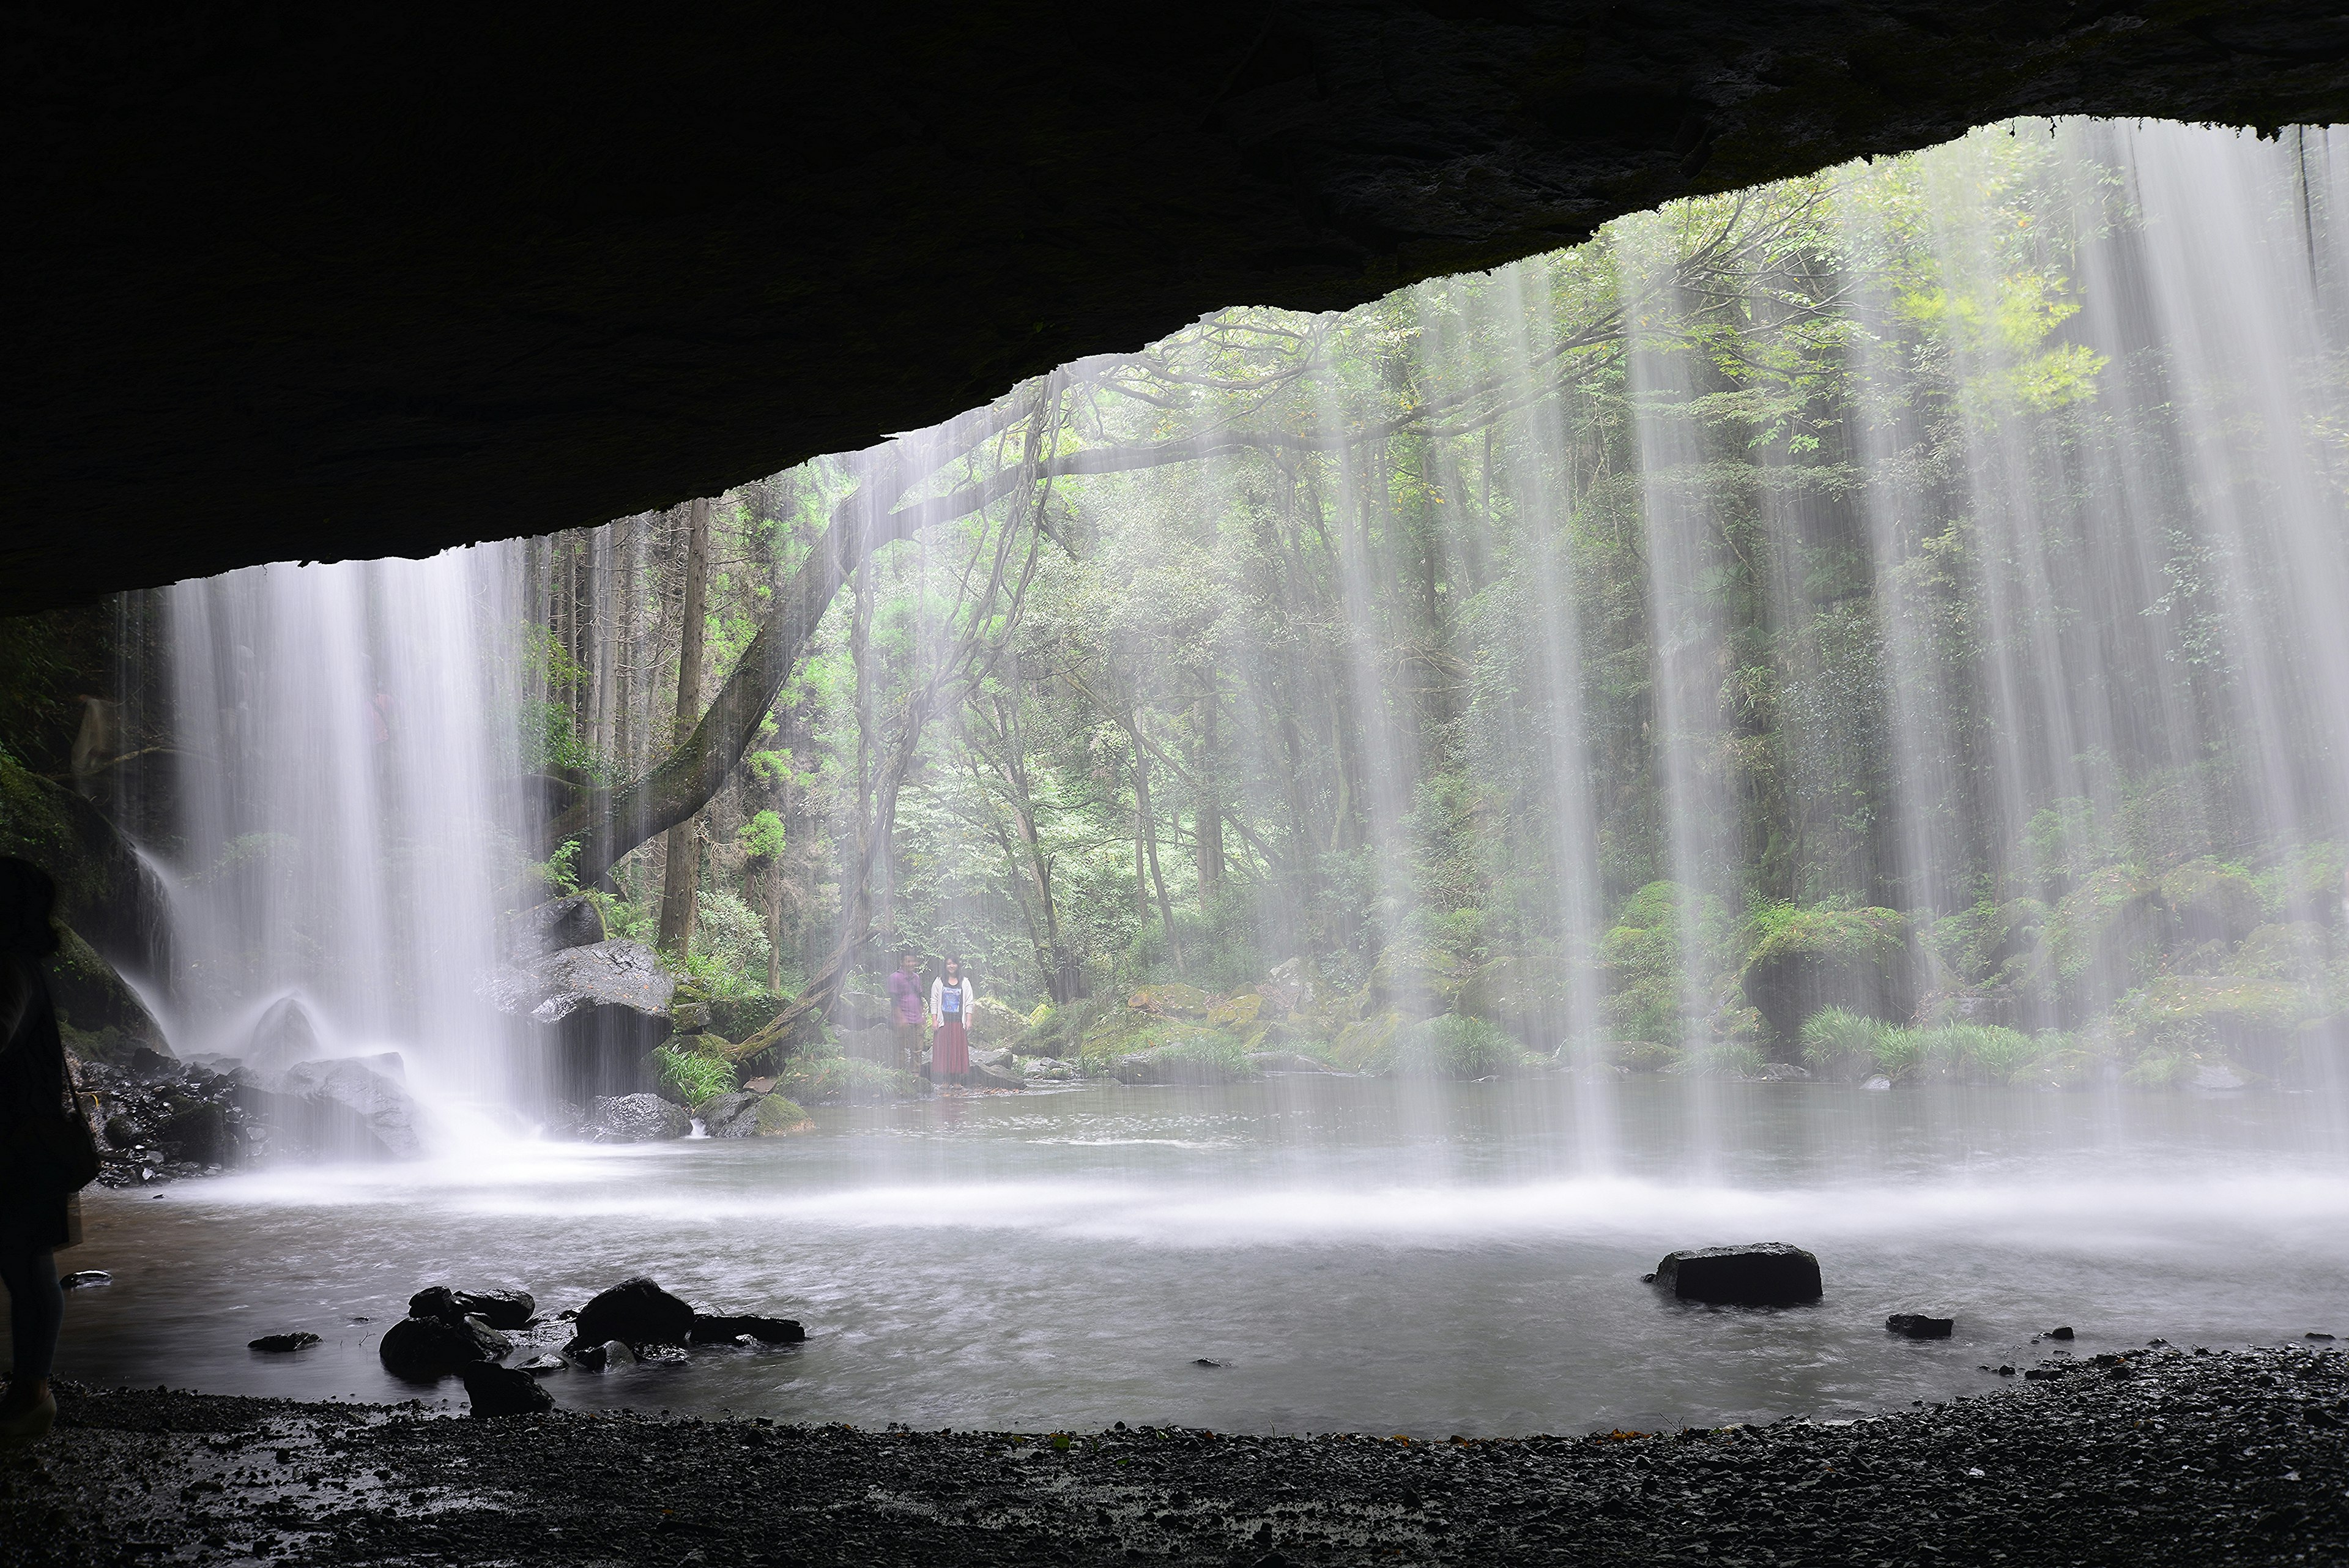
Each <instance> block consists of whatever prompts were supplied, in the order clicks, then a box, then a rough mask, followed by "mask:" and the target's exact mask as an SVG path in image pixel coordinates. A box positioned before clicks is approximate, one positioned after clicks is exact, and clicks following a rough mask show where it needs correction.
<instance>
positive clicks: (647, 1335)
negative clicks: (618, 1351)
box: [573, 1274, 694, 1347]
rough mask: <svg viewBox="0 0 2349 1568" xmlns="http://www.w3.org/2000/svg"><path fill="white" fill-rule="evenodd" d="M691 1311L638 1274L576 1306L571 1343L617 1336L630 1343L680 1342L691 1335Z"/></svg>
mask: <svg viewBox="0 0 2349 1568" xmlns="http://www.w3.org/2000/svg"><path fill="white" fill-rule="evenodd" d="M693 1319H694V1311H693V1309H692V1308H691V1307H689V1306H688V1305H686V1303H684V1302H682V1301H680V1300H678V1298H677V1297H675V1296H673V1295H671V1294H669V1293H667V1291H665V1290H663V1289H661V1288H660V1286H659V1285H658V1284H657V1283H655V1282H653V1281H652V1280H650V1279H647V1278H646V1277H645V1276H643V1275H641V1274H639V1275H638V1276H636V1278H635V1279H632V1280H622V1281H621V1282H619V1283H618V1284H616V1285H614V1286H613V1287H612V1288H611V1289H610V1290H607V1291H604V1292H601V1293H598V1294H597V1295H596V1296H595V1298H594V1299H593V1300H591V1301H589V1302H588V1303H587V1304H586V1305H585V1306H584V1307H581V1308H580V1309H579V1317H578V1320H577V1322H576V1323H575V1324H574V1325H573V1326H574V1329H575V1331H576V1333H575V1335H574V1340H573V1343H574V1344H577V1343H578V1342H579V1341H580V1340H585V1341H586V1342H587V1343H588V1344H590V1345H595V1344H600V1343H602V1342H603V1341H605V1340H607V1339H617V1340H621V1341H624V1342H626V1344H627V1345H630V1346H632V1347H633V1346H636V1345H683V1344H685V1343H687V1342H688V1340H690V1339H691V1338H692V1336H693Z"/></svg>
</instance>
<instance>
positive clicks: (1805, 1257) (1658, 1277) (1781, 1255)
mask: <svg viewBox="0 0 2349 1568" xmlns="http://www.w3.org/2000/svg"><path fill="white" fill-rule="evenodd" d="M1650 1278H1651V1280H1652V1282H1654V1283H1655V1284H1656V1286H1657V1287H1658V1288H1659V1289H1661V1290H1669V1291H1671V1293H1672V1294H1673V1295H1675V1296H1677V1297H1678V1298H1679V1299H1680V1300H1682V1301H1686V1302H1710V1303H1716V1304H1719V1305H1723V1306H1794V1305H1798V1304H1800V1303H1806V1302H1815V1301H1816V1300H1818V1299H1819V1297H1820V1295H1821V1294H1822V1293H1823V1287H1822V1286H1821V1284H1820V1280H1819V1261H1818V1259H1817V1258H1816V1257H1815V1256H1813V1255H1812V1254H1811V1253H1809V1252H1806V1251H1804V1250H1803V1249H1802V1248H1800V1247H1796V1246H1793V1245H1791V1244H1789V1243H1787V1242H1785V1241H1755V1242H1753V1243H1751V1244H1750V1245H1747V1246H1743V1247H1698V1248H1694V1249H1692V1250H1689V1251H1679V1252H1670V1253H1667V1254H1666V1255H1665V1257H1664V1260H1663V1262H1660V1263H1658V1264H1657V1265H1656V1272H1655V1273H1654V1274H1652V1275H1651V1276H1650Z"/></svg>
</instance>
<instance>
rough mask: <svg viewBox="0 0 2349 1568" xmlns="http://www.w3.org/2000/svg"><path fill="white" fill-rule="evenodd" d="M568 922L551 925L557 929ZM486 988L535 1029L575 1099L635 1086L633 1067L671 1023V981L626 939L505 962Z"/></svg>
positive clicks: (651, 955) (563, 1089) (650, 955)
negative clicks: (536, 1027) (527, 1020)
mask: <svg viewBox="0 0 2349 1568" xmlns="http://www.w3.org/2000/svg"><path fill="white" fill-rule="evenodd" d="M591 912H592V910H591ZM570 919H573V918H572V917H564V918H563V919H552V920H551V923H552V925H553V927H554V929H557V930H560V929H564V924H565V922H566V921H567V920H570ZM549 940H552V939H551V938H550V939H549ZM486 990H487V992H488V994H489V997H490V1000H491V1001H492V1002H493V1003H494V1004H495V1005H496V1006H497V1008H498V1009H499V1011H501V1012H506V1013H510V1014H512V1015H514V1016H517V1017H523V1018H527V1019H529V1020H530V1021H531V1022H532V1023H534V1024H536V1025H538V1026H539V1029H540V1032H541V1034H542V1037H543V1042H544V1044H545V1046H546V1048H547V1050H548V1051H549V1052H550V1053H551V1054H553V1055H554V1058H555V1062H556V1068H557V1071H556V1078H557V1085H558V1092H559V1093H560V1094H561V1096H562V1097H563V1098H564V1099H566V1100H570V1101H574V1102H577V1103H581V1104H585V1102H586V1101H588V1100H589V1099H591V1098H593V1097H595V1096H599V1095H606V1096H608V1095H625V1094H626V1093H628V1092H629V1091H631V1090H633V1089H634V1088H635V1087H636V1076H637V1064H639V1063H641V1062H642V1061H643V1060H644V1058H645V1054H646V1053H647V1052H648V1051H650V1050H651V1049H652V1048H653V1047H654V1046H656V1045H658V1044H662V1043H663V1042H664V1041H666V1040H667V1039H668V1037H669V1035H670V1033H672V1032H673V1028H674V1023H673V1020H672V1018H671V1016H670V1003H671V1002H673V1001H674V1000H675V998H676V995H677V981H675V980H674V979H672V978H671V977H670V975H669V973H668V971H667V970H666V969H664V968H663V967H662V966H661V961H660V955H659V954H658V953H656V952H655V951H654V950H652V949H651V948H649V947H647V946H646V945H645V944H644V943H642V942H632V941H628V940H625V939H614V940H608V941H599V942H590V943H587V944H586V945H585V946H582V947H569V948H561V949H556V950H552V951H547V952H543V953H540V954H539V955H537V956H536V957H534V958H531V959H528V960H526V961H520V962H515V963H510V964H507V965H505V966H504V967H502V968H501V969H499V970H498V971H496V972H495V973H494V974H492V976H491V977H490V980H489V982H488V984H487V987H486Z"/></svg>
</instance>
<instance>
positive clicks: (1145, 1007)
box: [1125, 981, 1215, 1018]
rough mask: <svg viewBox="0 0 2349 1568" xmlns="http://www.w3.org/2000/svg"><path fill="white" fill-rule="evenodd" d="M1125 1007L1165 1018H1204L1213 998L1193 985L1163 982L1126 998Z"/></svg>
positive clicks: (1143, 988) (1146, 987) (1213, 1000)
mask: <svg viewBox="0 0 2349 1568" xmlns="http://www.w3.org/2000/svg"><path fill="white" fill-rule="evenodd" d="M1125 1004H1126V1006H1127V1007H1129V1008H1131V1009H1133V1011H1134V1012H1150V1013H1156V1014H1158V1015H1160V1016H1162V1017H1166V1018H1205V1017H1206V1016H1207V1009H1208V1008H1210V1007H1212V1006H1214V1005H1215V998H1213V997H1211V996H1209V995H1208V994H1207V993H1206V992H1204V991H1201V990H1200V989H1199V988H1198V987H1197V986H1195V985H1185V984H1184V983H1183V982H1182V981H1161V982H1160V983H1158V984H1155V985H1145V986H1143V987H1141V988H1140V989H1139V990H1137V991H1135V992H1134V993H1133V995H1132V996H1130V997H1128V998H1126V1002H1125Z"/></svg>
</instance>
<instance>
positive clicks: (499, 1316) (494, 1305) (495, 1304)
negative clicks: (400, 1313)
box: [408, 1285, 538, 1329]
mask: <svg viewBox="0 0 2349 1568" xmlns="http://www.w3.org/2000/svg"><path fill="white" fill-rule="evenodd" d="M537 1310H538V1303H537V1301H536V1300H535V1299H534V1298H533V1297H532V1295H531V1293H529V1292H528V1291H458V1290H451V1289H450V1288H449V1287H448V1286H447V1285H429V1286H427V1287H426V1288H425V1289H423V1290H420V1291H419V1292H417V1293H415V1294H414V1295H412V1296H410V1297H409V1298H408V1314H409V1316H410V1317H432V1318H439V1319H440V1320H441V1321H443V1322H446V1323H456V1322H459V1321H460V1320H462V1319H464V1318H468V1317H478V1318H480V1319H481V1321H482V1322H483V1323H486V1324H489V1325H490V1326H491V1327H492V1328H496V1329H509V1328H527V1327H528V1326H529V1325H530V1320H531V1316H532V1314H534V1313H535V1312H537Z"/></svg>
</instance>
